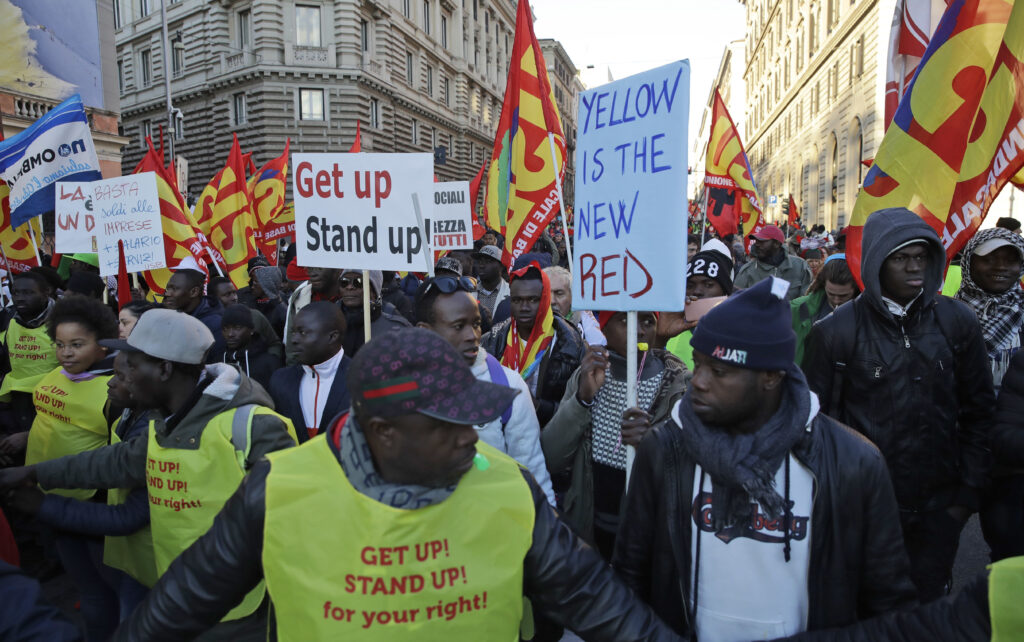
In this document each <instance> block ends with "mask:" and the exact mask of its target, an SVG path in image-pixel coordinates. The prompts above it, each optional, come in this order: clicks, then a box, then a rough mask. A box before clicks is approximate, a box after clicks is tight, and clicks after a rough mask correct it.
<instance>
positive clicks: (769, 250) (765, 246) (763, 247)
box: [750, 239, 782, 261]
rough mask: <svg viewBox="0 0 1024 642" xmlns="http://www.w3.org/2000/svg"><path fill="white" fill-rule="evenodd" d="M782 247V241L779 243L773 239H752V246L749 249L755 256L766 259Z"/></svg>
mask: <svg viewBox="0 0 1024 642" xmlns="http://www.w3.org/2000/svg"><path fill="white" fill-rule="evenodd" d="M781 249H782V243H779V242H778V241H776V240H775V239H754V247H752V248H751V249H750V253H751V254H753V255H754V256H755V257H756V258H758V259H761V260H762V261H766V260H768V259H770V258H772V257H773V256H775V255H776V254H778V253H779V250H781Z"/></svg>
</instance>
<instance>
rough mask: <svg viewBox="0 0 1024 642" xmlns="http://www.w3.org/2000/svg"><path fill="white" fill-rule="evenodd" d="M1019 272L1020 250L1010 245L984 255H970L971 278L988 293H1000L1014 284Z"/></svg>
mask: <svg viewBox="0 0 1024 642" xmlns="http://www.w3.org/2000/svg"><path fill="white" fill-rule="evenodd" d="M1020 273H1021V258H1020V252H1018V251H1017V249H1016V248H1015V247H1012V246H1010V245H1004V246H1002V247H1000V248H998V249H996V250H993V251H992V252H989V253H988V254H986V255H985V256H979V255H977V254H975V255H973V256H971V279H972V280H973V281H974V282H975V283H976V284H977V285H978V287H979V288H981V289H982V290H984V291H986V292H988V293H989V294H1002V293H1003V292H1006V291H1007V290H1009V289H1010V288H1012V287H1014V286H1016V285H1017V281H1018V279H1019V278H1020Z"/></svg>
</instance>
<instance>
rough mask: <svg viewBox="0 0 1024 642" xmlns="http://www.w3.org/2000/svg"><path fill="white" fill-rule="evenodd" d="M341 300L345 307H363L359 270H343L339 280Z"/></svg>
mask: <svg viewBox="0 0 1024 642" xmlns="http://www.w3.org/2000/svg"><path fill="white" fill-rule="evenodd" d="M339 284H340V287H341V302H342V303H344V304H345V307H346V308H361V307H363V287H364V286H365V285H366V284H364V283H363V275H362V273H360V272H345V273H344V274H342V275H341V279H340V280H339Z"/></svg>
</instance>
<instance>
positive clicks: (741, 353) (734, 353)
mask: <svg viewBox="0 0 1024 642" xmlns="http://www.w3.org/2000/svg"><path fill="white" fill-rule="evenodd" d="M711 357H712V358H713V359H718V360H719V361H731V362H733V363H738V364H740V365H743V364H745V363H746V362H747V351H746V350H737V349H735V348H723V347H722V346H715V349H714V350H712V351H711Z"/></svg>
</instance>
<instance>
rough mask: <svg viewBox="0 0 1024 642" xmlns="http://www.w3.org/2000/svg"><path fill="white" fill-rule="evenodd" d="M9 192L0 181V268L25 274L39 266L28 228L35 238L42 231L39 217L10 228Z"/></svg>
mask: <svg viewBox="0 0 1024 642" xmlns="http://www.w3.org/2000/svg"><path fill="white" fill-rule="evenodd" d="M10 194H11V190H10V188H8V187H7V183H5V182H3V181H0V207H2V208H3V218H2V219H0V247H3V263H0V268H3V269H4V270H9V271H10V272H11V273H12V274H19V273H21V272H27V271H28V270H30V269H32V268H34V267H36V266H37V265H39V260H38V259H37V258H36V249H35V246H34V245H33V244H32V237H31V236H29V231H28V226H29V225H31V226H32V228H33V229H34V230H35V232H36V238H42V234H43V231H42V229H41V228H40V227H39V221H40V220H41V218H40V217H39V216H35V217H32V218H30V219H29V220H28V223H22V224H21V226H20V227H17V228H14V227H11V199H10Z"/></svg>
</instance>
